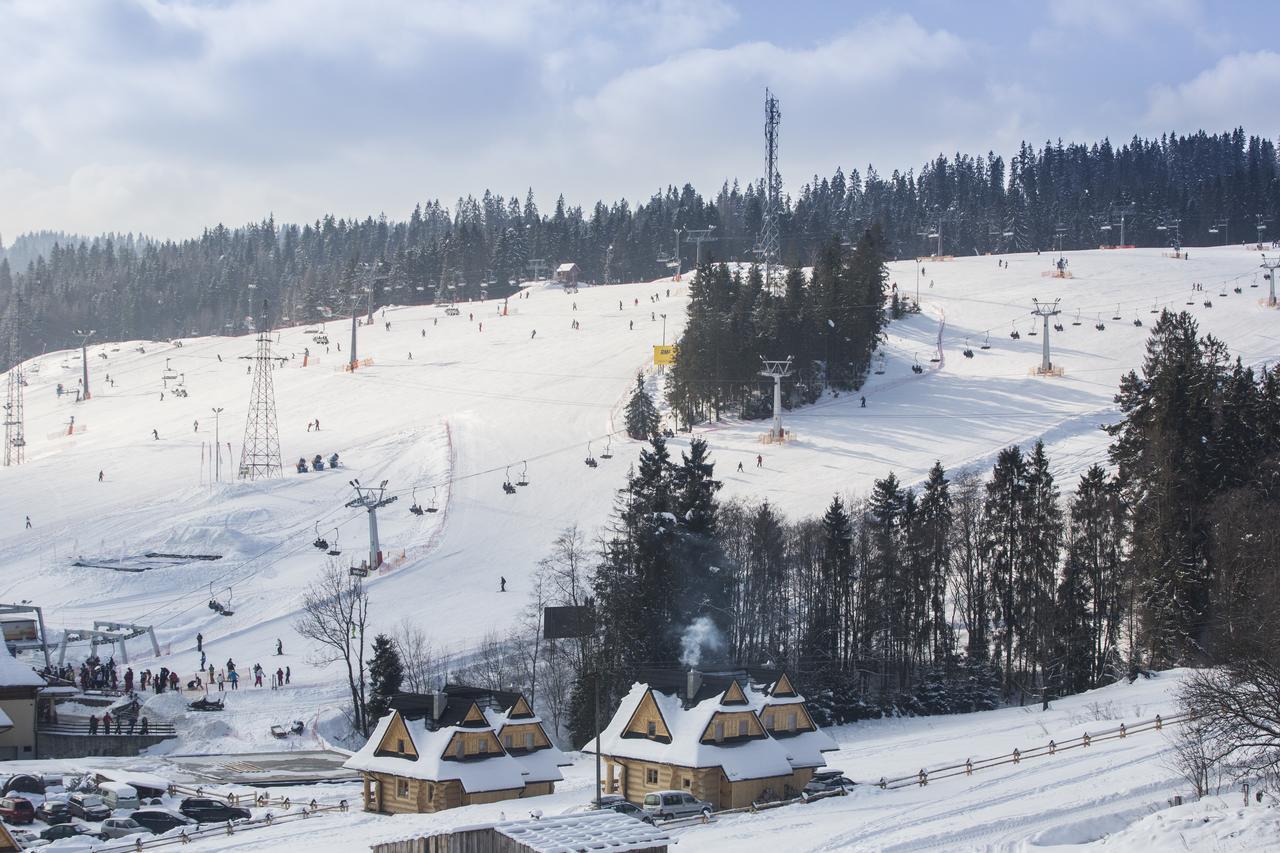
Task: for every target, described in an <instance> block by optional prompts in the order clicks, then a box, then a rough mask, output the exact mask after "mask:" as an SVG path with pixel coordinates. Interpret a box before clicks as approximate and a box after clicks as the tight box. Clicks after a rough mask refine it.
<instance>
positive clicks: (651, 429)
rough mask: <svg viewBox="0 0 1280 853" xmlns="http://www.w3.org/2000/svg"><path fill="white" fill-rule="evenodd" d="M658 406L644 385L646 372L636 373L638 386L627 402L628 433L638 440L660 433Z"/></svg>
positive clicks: (644, 439)
mask: <svg viewBox="0 0 1280 853" xmlns="http://www.w3.org/2000/svg"><path fill="white" fill-rule="evenodd" d="M659 423H660V421H659V417H658V407H657V406H655V405H654V404H653V397H652V396H650V395H649V389H647V388H645V387H644V374H642V373H637V374H636V387H635V389H634V390H633V391H632V392H631V400H630V402H628V403H627V419H626V424H627V435H629V436H630V437H631V438H633V439H635V440H636V441H647V440H648V439H650V438H652V437H653V436H655V435H657V434H658V425H659Z"/></svg>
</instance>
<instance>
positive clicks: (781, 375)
mask: <svg viewBox="0 0 1280 853" xmlns="http://www.w3.org/2000/svg"><path fill="white" fill-rule="evenodd" d="M760 361H761V362H762V363H763V364H764V369H763V370H761V371H760V375H761V376H768V377H770V378H772V379H773V427H772V428H771V429H770V430H769V437H770V438H772V439H773V440H774V441H782V438H783V434H782V380H783V379H786V378H787V377H788V376H790V375H791V356H787V358H786V360H785V361H770V360H769V359H767V358H764V357H763V356H761V357H760Z"/></svg>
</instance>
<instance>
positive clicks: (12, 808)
mask: <svg viewBox="0 0 1280 853" xmlns="http://www.w3.org/2000/svg"><path fill="white" fill-rule="evenodd" d="M0 819H3V820H4V822H5V823H12V824H15V825H16V824H20V823H31V822H32V821H33V820H35V819H36V807H35V806H33V805H31V801H30V800H28V799H27V798H26V797H0Z"/></svg>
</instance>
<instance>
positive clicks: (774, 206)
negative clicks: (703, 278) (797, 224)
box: [754, 89, 782, 289]
mask: <svg viewBox="0 0 1280 853" xmlns="http://www.w3.org/2000/svg"><path fill="white" fill-rule="evenodd" d="M781 124H782V110H781V109H779V108H778V99H777V98H775V97H774V96H773V93H772V92H770V91H769V90H768V89H765V90H764V162H765V178H764V180H765V186H764V216H763V218H762V221H761V223H760V236H759V237H758V238H757V239H756V245H755V250H754V251H755V255H756V257H758V258H759V259H760V263H762V264H764V286H765V287H766V288H769V289H772V288H773V286H774V277H775V273H774V269H775V268H776V267H778V266H779V261H778V254H779V252H778V204H779V197H780V196H781V194H782V176H781V175H780V174H778V127H779V126H780V125H781Z"/></svg>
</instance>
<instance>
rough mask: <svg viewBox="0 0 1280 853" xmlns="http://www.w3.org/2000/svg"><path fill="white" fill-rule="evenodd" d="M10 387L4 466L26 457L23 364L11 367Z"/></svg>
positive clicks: (18, 461)
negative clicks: (23, 415) (23, 423)
mask: <svg viewBox="0 0 1280 853" xmlns="http://www.w3.org/2000/svg"><path fill="white" fill-rule="evenodd" d="M8 385H9V388H8V394H7V395H6V396H5V403H4V467H6V468H8V467H9V466H11V465H21V464H22V461H23V459H24V458H25V457H26V447H27V437H26V433H25V432H24V431H23V425H22V365H21V363H20V362H18V361H16V360H15V361H14V364H13V366H12V367H10V368H9V383H8Z"/></svg>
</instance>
